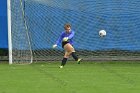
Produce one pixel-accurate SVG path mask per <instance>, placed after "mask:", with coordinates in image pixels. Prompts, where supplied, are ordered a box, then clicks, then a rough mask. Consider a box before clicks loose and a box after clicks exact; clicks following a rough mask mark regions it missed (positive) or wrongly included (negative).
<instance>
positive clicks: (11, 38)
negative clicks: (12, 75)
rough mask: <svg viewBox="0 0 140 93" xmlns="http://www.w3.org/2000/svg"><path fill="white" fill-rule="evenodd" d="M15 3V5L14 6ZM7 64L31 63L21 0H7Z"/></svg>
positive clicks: (29, 44)
mask: <svg viewBox="0 0 140 93" xmlns="http://www.w3.org/2000/svg"><path fill="white" fill-rule="evenodd" d="M15 5H16V6H15ZM7 14H8V47H9V64H13V63H18V64H19V63H27V64H30V63H32V60H33V55H32V49H31V43H30V37H29V32H28V27H27V23H26V19H25V16H24V7H23V0H7Z"/></svg>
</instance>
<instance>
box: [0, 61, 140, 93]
mask: <svg viewBox="0 0 140 93" xmlns="http://www.w3.org/2000/svg"><path fill="white" fill-rule="evenodd" d="M59 64H60V63H59V62H55V63H54V62H53V63H47V62H46V63H33V64H30V65H8V64H7V63H0V93H140V62H82V63H81V64H80V65H79V64H76V63H74V62H68V63H67V65H66V66H65V67H64V68H63V69H60V68H58V66H59Z"/></svg>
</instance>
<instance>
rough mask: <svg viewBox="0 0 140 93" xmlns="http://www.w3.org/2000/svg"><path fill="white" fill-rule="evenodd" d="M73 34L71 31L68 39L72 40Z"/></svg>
mask: <svg viewBox="0 0 140 93" xmlns="http://www.w3.org/2000/svg"><path fill="white" fill-rule="evenodd" d="M74 34H75V33H74V31H72V33H71V34H70V35H69V37H68V39H71V38H73V36H74Z"/></svg>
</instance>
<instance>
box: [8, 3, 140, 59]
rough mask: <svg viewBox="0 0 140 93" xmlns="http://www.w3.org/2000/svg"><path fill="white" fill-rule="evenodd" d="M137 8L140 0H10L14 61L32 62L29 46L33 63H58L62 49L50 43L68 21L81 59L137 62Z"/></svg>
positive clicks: (139, 47) (139, 43)
mask: <svg viewBox="0 0 140 93" xmlns="http://www.w3.org/2000/svg"><path fill="white" fill-rule="evenodd" d="M21 3H22V5H21ZM139 5H140V1H139V0H133V1H132V0H126V1H123V0H118V1H116V0H115V1H110V0H74V1H73V0H11V6H12V7H11V9H12V37H13V38H12V41H13V50H14V51H13V57H15V59H17V57H18V56H24V57H23V59H22V58H20V60H22V61H25V59H24V58H27V59H30V56H31V52H30V43H29V42H31V49H32V52H33V54H32V55H33V59H34V61H38V60H41V61H50V60H51V61H53V60H55V61H56V60H60V59H62V57H63V54H64V53H63V49H62V48H61V45H59V46H58V47H57V48H56V49H52V45H53V44H55V42H56V40H57V39H58V37H59V36H60V34H61V33H62V32H63V31H64V29H63V25H64V24H65V23H70V24H71V25H72V29H73V30H74V31H75V37H74V47H75V49H76V51H77V54H78V55H79V56H80V57H82V58H83V59H84V60H140V58H139V56H140V41H139V40H140V35H139V34H140V28H139V25H140V6H139ZM23 11H24V15H23ZM25 21H26V22H25ZM25 23H26V24H25ZM25 25H27V27H28V28H27V29H26V26H25ZM102 29H104V30H106V32H107V35H106V36H105V37H103V38H101V37H99V34H98V32H99V31H100V30H102ZM27 34H29V37H30V38H27V36H28V35H27Z"/></svg>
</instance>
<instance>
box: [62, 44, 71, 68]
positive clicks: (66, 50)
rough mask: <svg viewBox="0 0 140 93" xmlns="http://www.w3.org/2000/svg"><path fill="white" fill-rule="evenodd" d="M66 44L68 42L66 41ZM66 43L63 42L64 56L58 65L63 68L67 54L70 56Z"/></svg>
mask: <svg viewBox="0 0 140 93" xmlns="http://www.w3.org/2000/svg"><path fill="white" fill-rule="evenodd" d="M67 44H68V43H67ZM67 44H65V45H64V47H63V48H64V50H65V54H64V57H63V59H62V62H61V66H60V68H63V66H64V65H65V64H66V62H67V59H68V58H69V56H70V53H71V52H70V49H69V48H68V45H67Z"/></svg>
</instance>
